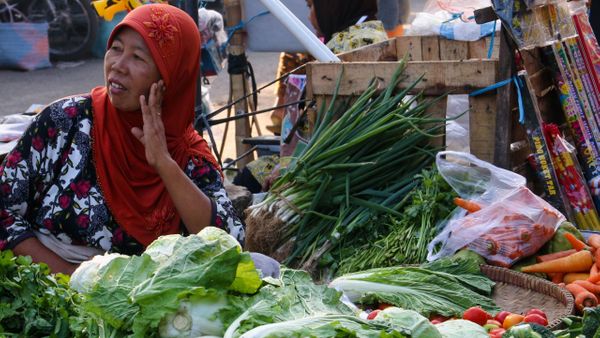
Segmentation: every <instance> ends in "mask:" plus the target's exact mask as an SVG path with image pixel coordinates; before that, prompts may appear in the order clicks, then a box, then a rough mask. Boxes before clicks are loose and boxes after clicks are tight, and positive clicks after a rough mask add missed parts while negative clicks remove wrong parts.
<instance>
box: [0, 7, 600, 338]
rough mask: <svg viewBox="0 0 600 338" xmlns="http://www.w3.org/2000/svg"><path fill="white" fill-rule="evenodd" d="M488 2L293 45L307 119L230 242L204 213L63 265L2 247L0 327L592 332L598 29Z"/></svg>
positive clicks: (597, 244)
mask: <svg viewBox="0 0 600 338" xmlns="http://www.w3.org/2000/svg"><path fill="white" fill-rule="evenodd" d="M493 4H494V6H493V12H494V13H493V15H491V17H492V20H495V19H496V17H494V15H496V16H497V17H499V18H500V20H501V21H502V24H503V28H502V30H501V31H499V32H496V30H495V29H494V30H493V31H492V32H491V34H492V35H491V36H487V37H484V38H483V39H480V40H476V41H456V40H451V39H448V38H446V37H439V36H427V37H421V36H406V37H397V38H393V39H390V40H387V41H384V42H381V43H378V44H373V45H370V46H366V47H363V48H360V49H357V50H354V51H351V52H349V53H345V54H340V55H338V57H339V58H340V59H341V62H332V63H329V62H315V63H311V64H308V65H307V66H306V70H307V78H306V83H307V92H306V98H307V100H306V101H312V104H307V105H306V114H308V115H309V116H310V118H309V119H308V120H309V123H308V126H307V130H308V131H309V133H308V135H309V137H308V138H307V140H306V143H303V142H298V143H296V144H295V147H294V148H293V149H291V154H292V156H291V157H290V158H289V164H287V166H286V167H285V168H284V169H283V170H282V171H281V172H280V175H279V176H278V177H277V178H276V179H275V180H274V182H273V184H272V185H271V187H270V189H269V190H268V191H267V192H266V193H265V194H263V195H262V198H263V199H262V200H259V196H258V195H257V196H254V202H253V205H252V206H250V207H249V208H248V209H247V210H246V214H245V216H246V217H245V221H246V229H245V231H246V237H245V243H244V246H243V247H242V245H240V244H239V243H238V242H237V241H236V240H235V238H234V237H232V236H230V235H228V234H227V233H226V232H225V231H223V230H221V229H218V228H215V227H206V228H204V229H203V230H202V231H200V232H199V233H198V234H191V235H188V236H182V235H178V234H173V235H167V236H162V237H160V238H158V239H157V240H156V241H154V242H152V243H151V244H150V245H148V246H147V248H146V249H145V251H144V253H142V254H141V255H125V254H117V253H107V254H105V255H98V256H95V257H94V258H93V259H92V260H90V261H86V262H84V263H82V264H81V265H80V266H79V268H78V269H77V270H76V271H75V272H74V274H73V275H72V276H70V278H69V276H64V275H61V274H56V275H54V274H52V273H51V272H50V271H49V269H48V267H47V266H46V265H45V264H36V263H32V261H31V259H29V258H26V257H19V256H14V255H13V253H12V252H10V251H8V250H7V251H2V252H0V295H1V296H0V298H1V299H2V304H8V305H7V306H5V307H4V308H3V309H4V310H0V335H2V334H7V335H15V334H17V335H18V334H21V335H24V336H36V337H37V336H52V337H73V336H74V337H199V336H202V337H346V336H348V337H407V338H411V337H412V338H438V337H440V338H442V337H443V338H446V337H448V338H452V337H474V338H478V337H481V338H485V337H492V338H495V337H508V338H511V337H515V338H516V337H542V338H550V337H560V338H563V337H564V338H566V337H580V335H583V336H584V337H594V336H596V335H598V334H600V333H599V332H600V320H598V318H600V307H598V297H600V270H599V267H600V233H595V232H594V231H593V230H600V221H598V216H597V211H596V208H597V206H596V203H597V200H598V199H599V198H598V196H600V188H599V187H598V186H597V185H598V182H597V181H598V180H599V179H598V177H597V175H596V171H597V168H599V166H598V164H600V162H598V161H600V155H598V153H599V152H598V149H596V148H598V143H600V137H598V138H597V137H596V136H600V133H599V132H598V130H599V127H598V118H597V116H596V115H597V114H598V113H600V112H599V111H598V109H596V108H599V109H600V103H599V102H600V99H599V97H600V89H599V88H600V75H599V73H598V72H600V67H598V69H597V66H598V60H597V58H596V56H598V55H600V47H598V44H597V42H596V39H595V37H593V36H592V35H589V25H588V23H589V21H588V19H587V16H586V14H585V11H582V10H581V7H577V6H576V4H575V5H574V4H573V3H571V4H567V3H566V2H560V1H559V2H555V3H552V4H546V3H544V4H541V3H537V2H535V1H525V0H516V1H500V0H498V1H493ZM234 5H235V6H238V5H239V4H238V3H237V2H236V1H233V0H232V1H229V2H226V7H228V8H230V9H231V7H232V6H234ZM238 14H239V13H236V12H234V13H229V18H231V20H233V21H239V20H240V18H239V17H238ZM461 16H462V15H461ZM517 23H518V24H517ZM532 32H535V33H536V34H532ZM234 36H236V35H235V34H234ZM237 38H240V39H241V36H237ZM511 39H514V42H512V40H511ZM238 42H240V44H241V41H237V42H234V43H238ZM509 46H513V47H515V48H514V50H513V49H512V48H510V47H509ZM233 47H234V48H233V50H232V52H231V57H244V55H243V47H242V46H239V45H238V46H237V47H236V45H235V44H234V46H233ZM236 48H237V49H236ZM512 63H514V64H515V65H516V66H515V67H514V68H515V70H518V73H514V74H513V73H512V72H513V67H512V66H510V64H512ZM507 67H508V68H507ZM507 74H508V78H505V77H504V76H505V75H507ZM234 75H235V76H238V75H239V76H238V77H239V78H238V79H237V80H240V81H241V82H240V81H238V83H237V84H236V86H237V85H241V86H242V87H243V86H245V85H246V84H244V83H243V82H245V78H244V75H241V74H233V75H232V76H234ZM233 79H234V78H233V77H232V81H233ZM242 87H240V88H237V89H236V90H235V92H236V96H235V98H237V99H239V102H237V103H236V104H239V105H240V106H239V107H236V110H241V111H246V109H247V108H248V103H247V102H245V101H246V100H245V96H247V95H248V94H247V93H244V92H243V89H244V88H242ZM448 94H451V95H457V94H460V95H467V97H466V100H465V102H466V103H467V107H468V115H469V120H468V121H469V122H468V134H464V135H463V134H461V135H462V138H463V141H464V142H465V143H466V144H467V146H468V149H470V152H465V151H454V150H452V149H447V147H446V146H447V145H448V142H447V140H448V137H449V136H450V134H452V133H453V132H454V131H449V128H450V127H449V126H450V122H452V121H455V120H457V119H459V118H461V117H462V114H458V115H449V114H448V109H449V107H450V106H451V104H449V102H451V101H450V100H448ZM298 112H299V109H298V108H296V110H295V113H298ZM246 122H247V121H246ZM242 127H243V128H244V129H246V128H247V127H248V125H241V124H240V128H242ZM240 132H241V133H242V134H243V132H244V131H243V130H241V129H240ZM507 135H508V139H507V138H506V137H507ZM237 141H239V140H237ZM571 144H572V145H571ZM238 150H239V151H243V150H244V149H241V148H240V149H238ZM596 155H598V156H596ZM597 162H598V163H597ZM260 253H262V254H260ZM268 256H270V257H271V258H270V257H268ZM273 258H276V260H273ZM279 263H282V264H281V265H280V264H279ZM34 316H35V318H36V320H30V319H29V318H32V317H34ZM23 318H26V320H23Z"/></svg>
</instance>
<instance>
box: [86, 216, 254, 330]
mask: <svg viewBox="0 0 600 338" xmlns="http://www.w3.org/2000/svg"><path fill="white" fill-rule="evenodd" d="M97 267H98V269H99V270H98V271H97V272H93V271H88V272H87V273H88V275H94V274H95V273H96V274H97V276H98V277H97V281H96V282H95V284H94V285H93V286H92V287H91V288H88V289H90V291H89V292H87V293H85V295H84V299H85V301H84V303H83V305H82V310H83V313H82V316H81V318H80V320H79V322H78V324H77V325H80V326H85V325H86V323H87V324H88V325H87V330H88V331H89V332H99V331H101V330H100V329H101V328H104V332H108V334H107V335H110V334H113V333H114V332H118V334H117V336H120V335H123V334H132V336H133V337H147V336H150V337H152V336H153V335H156V332H157V331H158V326H159V323H161V321H162V322H163V323H167V324H165V325H167V326H168V325H169V319H172V320H177V321H178V323H181V321H180V320H181V319H182V318H185V317H186V316H188V317H190V318H191V319H192V323H190V325H189V326H190V330H191V329H192V328H195V327H196V326H197V325H195V324H196V323H195V322H194V321H200V322H202V321H205V320H212V319H213V317H214V316H216V315H215V313H216V312H219V311H221V310H223V308H227V307H229V305H230V304H229V302H228V301H223V297H224V296H225V295H224V293H226V292H228V291H229V292H239V293H246V294H252V293H255V292H256V291H257V290H258V289H259V288H260V286H261V285H262V280H261V279H260V276H259V273H258V271H257V270H256V269H255V267H254V263H253V261H252V259H251V258H250V256H249V254H248V253H243V252H242V251H241V247H240V246H239V244H238V243H237V241H236V240H235V239H234V238H233V237H231V236H229V235H228V234H227V233H226V232H225V231H223V230H220V229H217V228H211V227H209V228H205V229H203V230H202V231H201V232H200V233H199V234H197V235H191V236H187V237H183V236H179V235H169V236H162V237H160V238H159V239H158V240H156V241H155V242H153V243H152V244H151V245H150V246H149V247H148V249H147V250H146V253H144V254H142V255H141V256H132V257H129V256H122V257H116V258H114V259H112V260H111V261H110V262H108V263H107V264H104V265H103V266H101V267H100V265H98V266H97ZM82 275H83V274H82ZM217 294H218V295H221V296H219V297H217V296H215V295H217ZM226 299H227V300H229V298H226ZM211 302H212V303H213V304H212V305H213V306H212V307H211V306H210V303H211ZM209 308H210V309H212V310H214V311H212V310H209ZM189 313H194V314H200V315H199V316H189ZM178 314H179V315H180V316H177V315H178ZM202 314H203V315H205V316H208V317H210V318H206V317H205V316H203V315H202ZM169 316H170V317H169ZM167 317H168V318H167ZM183 327H187V325H183ZM222 330H223V329H222ZM190 332H191V331H190ZM200 333H204V332H203V331H201V332H200ZM221 333H222V332H221Z"/></svg>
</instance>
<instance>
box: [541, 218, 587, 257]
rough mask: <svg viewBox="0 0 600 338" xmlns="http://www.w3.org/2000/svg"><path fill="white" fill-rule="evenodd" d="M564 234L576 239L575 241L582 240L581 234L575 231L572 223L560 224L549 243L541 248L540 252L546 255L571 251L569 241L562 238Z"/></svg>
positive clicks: (577, 230)
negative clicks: (567, 233) (571, 235)
mask: <svg viewBox="0 0 600 338" xmlns="http://www.w3.org/2000/svg"><path fill="white" fill-rule="evenodd" d="M566 232H569V233H571V234H573V235H574V236H575V237H577V239H579V240H581V241H583V240H584V239H583V235H582V234H581V232H579V229H577V228H576V227H575V226H574V225H573V224H572V223H570V222H562V223H561V224H560V226H559V227H558V229H556V232H555V233H554V236H552V239H550V241H549V242H548V243H547V244H546V245H545V246H544V247H543V248H542V250H543V251H545V252H547V253H554V252H559V251H565V250H569V249H573V246H572V245H571V243H569V241H568V240H567V239H566V238H565V236H564V234H565V233H566Z"/></svg>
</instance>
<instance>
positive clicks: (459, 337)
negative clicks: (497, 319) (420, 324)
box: [435, 319, 489, 338]
mask: <svg viewBox="0 0 600 338" xmlns="http://www.w3.org/2000/svg"><path fill="white" fill-rule="evenodd" d="M435 327H436V328H437V329H438V331H440V333H441V334H442V337H444V338H465V337H468V338H488V337H489V335H488V333H487V332H486V331H485V329H484V328H483V327H481V326H479V325H477V324H475V323H473V322H471V321H468V320H462V319H455V320H447V321H445V322H443V323H440V324H436V325H435Z"/></svg>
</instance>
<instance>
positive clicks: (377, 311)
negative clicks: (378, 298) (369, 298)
mask: <svg viewBox="0 0 600 338" xmlns="http://www.w3.org/2000/svg"><path fill="white" fill-rule="evenodd" d="M379 312H381V310H373V311H371V313H369V315H368V316H367V319H368V320H373V319H375V317H377V315H378V314H379Z"/></svg>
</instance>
